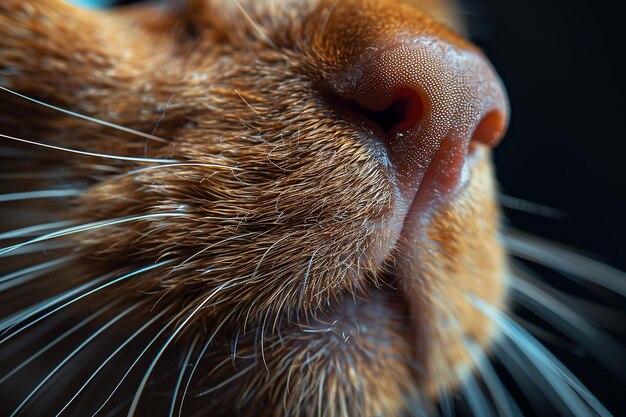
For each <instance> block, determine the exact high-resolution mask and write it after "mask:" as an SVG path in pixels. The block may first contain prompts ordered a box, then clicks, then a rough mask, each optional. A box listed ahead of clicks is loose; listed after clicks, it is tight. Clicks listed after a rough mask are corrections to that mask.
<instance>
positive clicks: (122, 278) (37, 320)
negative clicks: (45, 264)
mask: <svg viewBox="0 0 626 417" xmlns="http://www.w3.org/2000/svg"><path fill="white" fill-rule="evenodd" d="M171 262H172V261H163V262H159V263H156V264H154V265H150V266H147V267H144V268H141V269H138V270H136V271H133V272H130V273H128V274H126V275H122V276H121V277H119V278H116V279H114V280H112V281H109V282H107V283H106V284H103V285H100V286H98V287H96V288H94V289H92V290H89V291H87V292H86V293H84V294H81V295H79V296H78V297H75V298H73V299H71V300H70V301H68V302H66V303H64V304H62V305H60V306H59V307H56V308H55V309H53V310H51V311H49V312H48V313H46V314H44V315H43V316H41V317H39V318H37V319H36V320H34V321H32V322H30V323H28V324H27V325H25V326H22V327H20V328H19V329H18V330H16V331H15V332H13V333H11V334H9V335H7V336H5V337H4V338H3V339H2V340H0V345H1V344H3V343H4V342H6V341H7V340H9V339H11V338H12V337H14V336H15V335H17V334H19V333H21V332H23V331H24V330H26V329H28V328H29V327H31V326H33V325H34V324H36V323H38V322H40V321H42V320H44V319H45V318H46V317H49V316H51V315H52V314H54V313H56V312H57V311H59V310H62V309H64V308H65V307H67V306H69V305H71V304H74V303H75V302H77V301H79V300H82V299H83V298H85V297H88V296H90V295H91V294H93V293H95V292H97V291H100V290H102V289H103V288H106V287H109V286H111V285H113V284H117V283H118V282H120V281H123V280H126V279H128V278H131V277H134V276H135V275H139V274H141V273H144V272H147V271H151V270H153V269H155V268H159V267H161V266H163V265H167V264H168V263H171ZM111 275H112V274H109V275H107V276H105V277H103V279H106V278H107V277H108V276H111ZM89 284H91V283H89Z"/></svg>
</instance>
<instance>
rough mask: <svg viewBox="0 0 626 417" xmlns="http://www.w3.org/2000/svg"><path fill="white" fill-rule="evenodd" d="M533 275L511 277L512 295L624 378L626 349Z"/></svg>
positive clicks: (519, 274)
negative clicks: (548, 290) (532, 276)
mask: <svg viewBox="0 0 626 417" xmlns="http://www.w3.org/2000/svg"><path fill="white" fill-rule="evenodd" d="M531 279H532V278H530V277H528V276H525V275H524V274H522V273H521V271H519V272H518V273H517V274H515V275H513V279H512V280H511V288H512V289H513V290H514V291H513V298H515V299H517V300H518V301H519V302H520V303H521V304H523V305H524V306H526V307H527V308H529V309H530V310H532V311H534V312H535V313H537V314H538V315H539V316H540V317H541V318H543V319H544V320H546V321H547V322H549V323H552V325H554V326H555V327H556V328H558V329H559V330H561V331H562V332H563V333H564V334H566V335H568V336H569V337H570V338H572V340H575V341H576V342H578V343H580V344H581V345H582V346H584V347H586V348H587V349H589V351H590V352H591V353H592V354H593V356H594V357H595V358H596V359H597V360H598V361H599V362H600V363H602V364H603V365H604V366H605V368H606V369H607V370H609V371H611V372H613V373H615V374H616V375H617V376H619V377H621V378H624V377H625V376H626V369H625V367H624V364H623V363H622V361H621V360H622V358H626V350H625V349H624V348H623V347H622V346H621V345H620V344H619V343H618V342H617V341H616V340H614V339H613V338H611V337H610V336H609V335H608V334H606V333H604V332H602V331H601V330H599V329H597V328H595V327H594V326H592V325H591V324H590V323H589V322H588V321H587V320H585V319H584V318H583V317H581V316H580V315H578V314H577V313H576V312H575V311H573V310H572V309H570V308H569V307H567V306H566V305H565V304H563V303H562V302H561V301H559V300H558V299H557V298H555V297H553V296H551V295H549V294H548V293H547V292H545V291H543V290H541V288H539V287H538V286H536V285H533V284H532V282H531V281H530V280H531Z"/></svg>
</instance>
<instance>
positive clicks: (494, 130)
mask: <svg viewBox="0 0 626 417" xmlns="http://www.w3.org/2000/svg"><path fill="white" fill-rule="evenodd" d="M506 124H507V121H506V116H505V115H504V113H502V112H501V111H499V110H493V111H491V112H489V113H487V115H485V117H483V119H482V120H481V121H480V123H478V126H476V129H475V130H474V134H473V135H472V142H474V141H475V142H480V143H483V144H485V145H488V146H492V147H493V146H496V145H497V144H498V143H499V142H500V140H501V139H502V137H503V136H504V132H505V130H506Z"/></svg>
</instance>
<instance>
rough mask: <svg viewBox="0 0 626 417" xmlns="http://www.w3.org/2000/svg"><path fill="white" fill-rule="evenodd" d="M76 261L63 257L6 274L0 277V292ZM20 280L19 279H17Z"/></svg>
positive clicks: (74, 257)
mask: <svg viewBox="0 0 626 417" xmlns="http://www.w3.org/2000/svg"><path fill="white" fill-rule="evenodd" d="M75 259H78V256H75V255H71V256H64V257H62V258H59V259H53V260H51V261H48V262H44V263H41V264H38V265H33V266H29V267H27V268H24V269H20V270H19V271H15V272H11V273H10V274H6V275H4V276H0V284H1V285H0V292H2V291H6V290H8V289H10V288H13V287H16V286H18V285H22V284H24V283H26V282H28V281H30V280H31V279H34V278H37V277H38V276H40V275H42V274H44V273H46V272H50V271H53V270H54V269H55V268H56V267H58V266H61V265H63V264H65V263H67V262H70V261H73V260H75ZM18 278H21V279H18Z"/></svg>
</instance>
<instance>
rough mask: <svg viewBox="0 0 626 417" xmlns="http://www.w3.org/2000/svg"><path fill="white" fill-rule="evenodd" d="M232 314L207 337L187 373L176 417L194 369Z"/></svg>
mask: <svg viewBox="0 0 626 417" xmlns="http://www.w3.org/2000/svg"><path fill="white" fill-rule="evenodd" d="M233 314H234V311H233V312H232V313H230V314H229V315H228V316H226V318H225V319H224V320H222V321H221V322H220V324H219V325H218V326H217V327H216V328H215V330H214V331H213V333H212V334H211V336H209V338H208V339H207V341H206V342H205V344H204V347H203V348H202V350H201V351H200V354H199V355H198V358H197V359H196V362H195V363H194V364H193V368H191V372H190V373H189V378H187V383H186V384H185V389H184V390H183V395H182V397H181V399H180V406H179V407H178V417H181V415H182V413H183V404H184V403H185V397H186V396H187V390H188V389H189V385H190V384H191V380H192V379H193V375H194V374H195V373H196V369H197V368H198V365H199V364H200V361H201V360H202V357H203V356H204V354H205V353H206V351H207V349H208V348H209V346H210V345H211V343H212V342H213V339H214V338H215V336H217V333H218V332H219V331H220V329H221V328H222V326H223V325H224V323H226V322H227V321H228V320H229V319H230V318H231V316H232V315H233Z"/></svg>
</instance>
